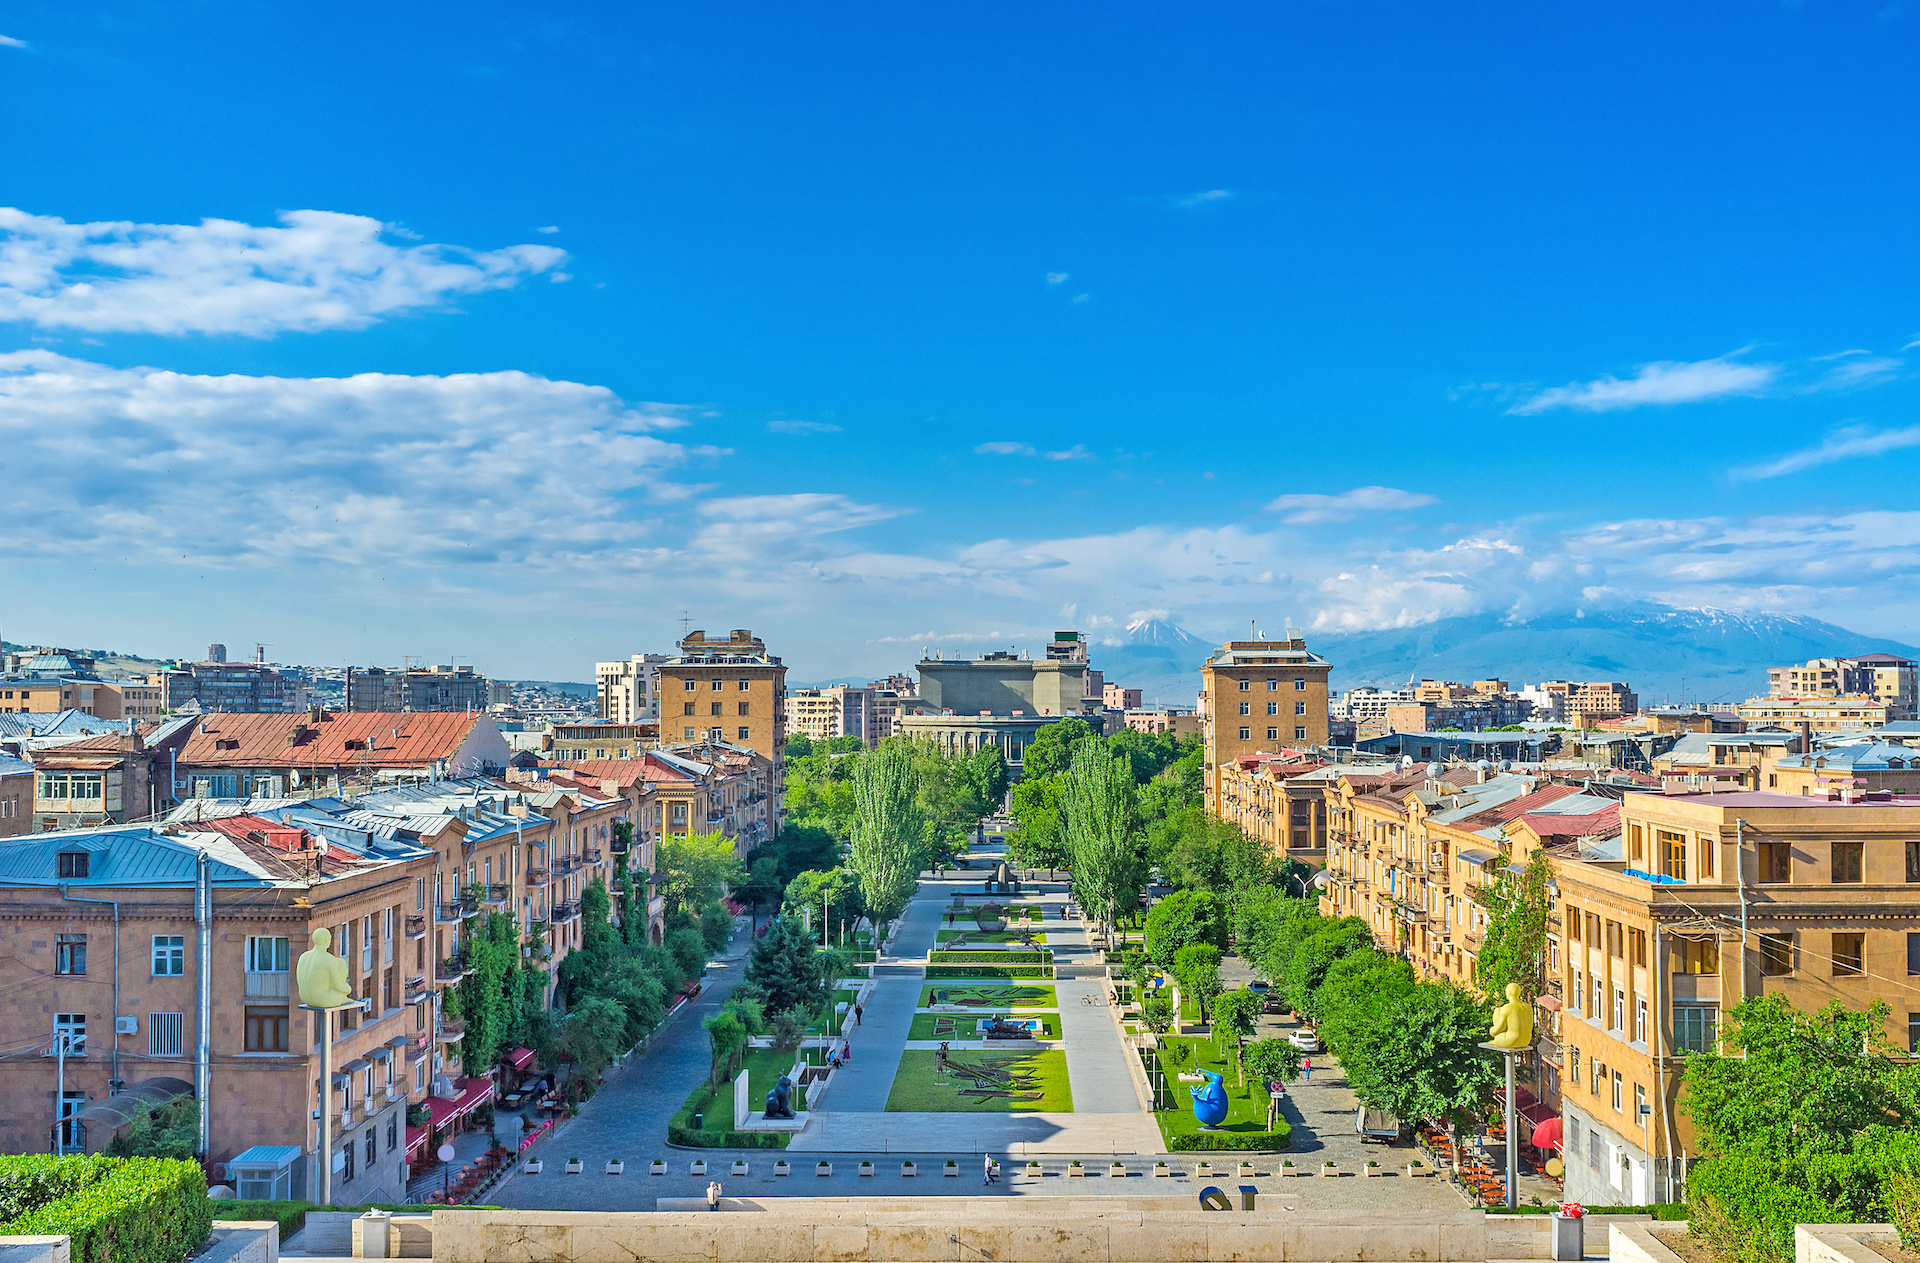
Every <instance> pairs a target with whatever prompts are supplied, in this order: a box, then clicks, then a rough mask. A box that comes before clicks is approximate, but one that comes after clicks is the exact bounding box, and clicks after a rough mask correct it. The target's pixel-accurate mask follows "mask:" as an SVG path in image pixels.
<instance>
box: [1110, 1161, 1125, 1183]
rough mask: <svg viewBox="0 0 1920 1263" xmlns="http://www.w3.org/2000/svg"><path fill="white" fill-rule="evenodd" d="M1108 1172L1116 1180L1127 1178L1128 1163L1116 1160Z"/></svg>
mask: <svg viewBox="0 0 1920 1263" xmlns="http://www.w3.org/2000/svg"><path fill="white" fill-rule="evenodd" d="M1107 1174H1108V1175H1109V1176H1111V1177H1112V1178H1114V1179H1116V1180H1124V1179H1126V1178H1127V1164H1126V1163H1124V1162H1115V1163H1114V1164H1112V1165H1111V1166H1109V1167H1108V1168H1107Z"/></svg>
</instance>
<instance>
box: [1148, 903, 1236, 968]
mask: <svg viewBox="0 0 1920 1263" xmlns="http://www.w3.org/2000/svg"><path fill="white" fill-rule="evenodd" d="M1144 937H1145V946H1146V950H1147V956H1148V958H1149V959H1151V960H1152V961H1153V963H1154V964H1156V965H1158V966H1160V967H1161V968H1162V969H1171V968H1173V956H1174V953H1175V952H1178V951H1179V950H1180V949H1181V948H1183V947H1185V946H1187V945H1188V944H1190V943H1211V944H1213V945H1214V946H1215V947H1217V948H1220V949H1222V950H1225V948H1226V946H1227V921H1226V908H1225V907H1224V906H1223V905H1222V904H1221V902H1220V901H1218V900H1216V899H1215V898H1214V897H1213V896H1212V895H1210V894H1208V893H1206V892H1205V891H1201V890H1176V891H1174V892H1173V893H1172V894H1171V895H1168V896H1167V897H1166V898H1165V899H1162V900H1161V901H1160V902H1159V903H1156V904H1154V905H1153V908H1152V909H1151V910H1150V911H1149V912H1148V913H1147V928H1146V933H1145V936H1144Z"/></svg>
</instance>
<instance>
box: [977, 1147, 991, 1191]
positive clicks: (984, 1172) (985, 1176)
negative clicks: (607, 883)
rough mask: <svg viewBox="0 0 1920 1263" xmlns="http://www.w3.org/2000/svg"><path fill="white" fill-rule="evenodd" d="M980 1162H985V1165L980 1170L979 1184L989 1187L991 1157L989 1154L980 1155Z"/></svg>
mask: <svg viewBox="0 0 1920 1263" xmlns="http://www.w3.org/2000/svg"><path fill="white" fill-rule="evenodd" d="M981 1160H982V1161H983V1162H985V1164H986V1165H985V1166H984V1167H982V1168H981V1171H980V1182H981V1183H982V1184H988V1185H991V1184H992V1183H993V1155H992V1154H990V1153H987V1154H982V1155H981Z"/></svg>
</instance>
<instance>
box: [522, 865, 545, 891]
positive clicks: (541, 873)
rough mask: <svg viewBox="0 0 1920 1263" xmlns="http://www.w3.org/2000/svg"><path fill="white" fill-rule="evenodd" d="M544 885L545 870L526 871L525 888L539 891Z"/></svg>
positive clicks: (533, 869)
mask: <svg viewBox="0 0 1920 1263" xmlns="http://www.w3.org/2000/svg"><path fill="white" fill-rule="evenodd" d="M546 884H547V870H546V869H544V868H529V869H528V870H527V888H528V889H529V890H538V889H539V888H540V887H542V886H544V885H546Z"/></svg>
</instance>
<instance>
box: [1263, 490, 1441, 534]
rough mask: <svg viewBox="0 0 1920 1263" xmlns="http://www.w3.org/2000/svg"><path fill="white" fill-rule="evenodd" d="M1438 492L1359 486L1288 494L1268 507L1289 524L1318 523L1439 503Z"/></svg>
mask: <svg viewBox="0 0 1920 1263" xmlns="http://www.w3.org/2000/svg"><path fill="white" fill-rule="evenodd" d="M1438 503H1440V499H1439V497H1438V496H1430V495H1426V494H1424V493H1422V492H1418V491H1401V490H1399V489H1398V488H1395V487H1355V488H1354V489H1353V490H1351V491H1342V492H1341V493H1340V494H1339V495H1333V496H1325V495H1305V494H1301V495H1284V496H1278V497H1276V498H1274V499H1272V500H1269V501H1268V502H1267V508H1268V509H1269V510H1271V511H1272V512H1275V513H1280V514H1283V515H1284V516H1283V517H1282V518H1281V519H1280V520H1281V521H1282V522H1285V523H1286V524H1287V525H1288V526H1315V525H1318V524H1320V523H1322V522H1345V521H1347V520H1348V519H1350V518H1356V517H1359V516H1360V515H1361V514H1363V513H1398V512H1402V511H1404V510H1406V509H1418V508H1423V507H1425V506H1426V505H1429V504H1438Z"/></svg>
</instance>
